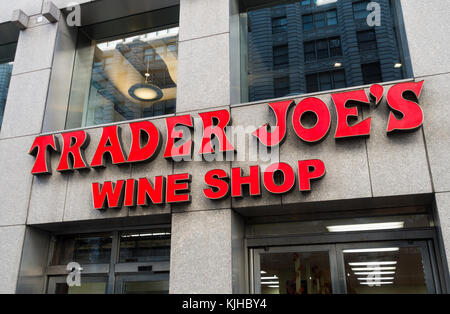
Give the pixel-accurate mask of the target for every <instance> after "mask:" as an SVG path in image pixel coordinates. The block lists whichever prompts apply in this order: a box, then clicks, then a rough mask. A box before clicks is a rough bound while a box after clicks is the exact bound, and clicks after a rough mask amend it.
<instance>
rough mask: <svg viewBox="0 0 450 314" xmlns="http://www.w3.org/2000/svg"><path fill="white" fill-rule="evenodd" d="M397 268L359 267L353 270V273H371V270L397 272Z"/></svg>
mask: <svg viewBox="0 0 450 314" xmlns="http://www.w3.org/2000/svg"><path fill="white" fill-rule="evenodd" d="M395 269H396V267H389V266H387V267H357V268H352V270H353V271H370V270H395Z"/></svg>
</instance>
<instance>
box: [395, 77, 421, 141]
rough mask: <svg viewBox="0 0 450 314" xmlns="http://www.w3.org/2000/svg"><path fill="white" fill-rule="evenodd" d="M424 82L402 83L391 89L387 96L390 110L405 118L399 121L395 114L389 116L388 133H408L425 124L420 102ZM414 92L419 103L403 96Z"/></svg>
mask: <svg viewBox="0 0 450 314" xmlns="http://www.w3.org/2000/svg"><path fill="white" fill-rule="evenodd" d="M422 87H423V81H422V82H418V83H400V84H397V85H394V86H392V87H391V89H390V90H389V92H388V94H387V102H388V106H389V108H391V109H392V110H394V111H396V112H399V113H400V114H401V115H402V116H403V117H402V118H401V119H397V118H396V117H395V114H394V113H393V112H391V113H390V114H389V122H388V127H387V132H388V134H389V133H392V132H395V131H407V130H414V129H417V128H419V127H420V126H421V125H422V123H423V112H422V108H420V106H419V104H418V101H419V98H420V94H421V92H422ZM408 91H409V92H412V93H413V94H414V96H415V97H416V100H417V102H415V101H412V100H407V99H405V98H404V97H403V96H404V94H405V93H406V92H408Z"/></svg>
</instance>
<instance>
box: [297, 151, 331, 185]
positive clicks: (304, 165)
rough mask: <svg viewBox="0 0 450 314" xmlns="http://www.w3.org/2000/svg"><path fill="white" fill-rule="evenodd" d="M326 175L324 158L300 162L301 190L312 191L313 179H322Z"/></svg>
mask: <svg viewBox="0 0 450 314" xmlns="http://www.w3.org/2000/svg"><path fill="white" fill-rule="evenodd" d="M311 168H312V169H311ZM324 175H325V164H324V163H323V161H322V160H319V159H312V160H303V161H299V162H298V180H299V186H300V191H301V192H305V191H311V180H312V179H320V178H322V177H323V176H324Z"/></svg>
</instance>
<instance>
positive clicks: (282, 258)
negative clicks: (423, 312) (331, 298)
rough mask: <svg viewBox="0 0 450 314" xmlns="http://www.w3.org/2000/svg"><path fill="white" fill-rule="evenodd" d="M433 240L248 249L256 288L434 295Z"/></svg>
mask: <svg viewBox="0 0 450 314" xmlns="http://www.w3.org/2000/svg"><path fill="white" fill-rule="evenodd" d="M431 251H432V243H431V241H423V240H419V241H411V240H408V241H376V242H363V243H361V242H360V243H340V244H326V245H301V246H284V247H280V246H272V247H265V248H257V249H252V250H251V256H253V269H254V271H253V276H254V292H255V293H263V294H331V293H349V294H377V293H384V294H386V293H388V294H390V293H393V294H405V293H414V294H422V293H437V292H440V291H439V285H438V284H437V281H438V279H437V278H436V276H437V275H436V272H435V271H434V270H435V265H436V262H435V260H434V258H433V256H432V255H431V254H430V252H431Z"/></svg>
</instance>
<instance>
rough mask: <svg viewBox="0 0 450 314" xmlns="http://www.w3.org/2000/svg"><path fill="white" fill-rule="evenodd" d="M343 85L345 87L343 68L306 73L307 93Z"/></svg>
mask: <svg viewBox="0 0 450 314" xmlns="http://www.w3.org/2000/svg"><path fill="white" fill-rule="evenodd" d="M344 87H346V81H345V72H344V70H338V71H331V72H321V73H314V74H309V75H306V88H307V92H308V93H314V92H318V91H326V90H331V89H338V88H344Z"/></svg>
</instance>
